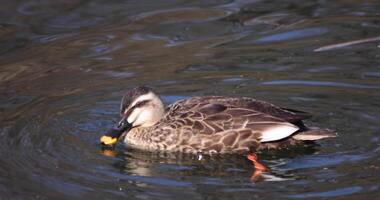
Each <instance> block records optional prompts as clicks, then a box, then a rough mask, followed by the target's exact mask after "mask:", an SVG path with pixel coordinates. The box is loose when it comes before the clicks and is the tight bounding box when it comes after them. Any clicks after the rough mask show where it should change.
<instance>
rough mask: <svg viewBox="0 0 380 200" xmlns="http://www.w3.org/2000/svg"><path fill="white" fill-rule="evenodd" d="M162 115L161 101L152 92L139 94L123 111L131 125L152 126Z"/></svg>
mask: <svg viewBox="0 0 380 200" xmlns="http://www.w3.org/2000/svg"><path fill="white" fill-rule="evenodd" d="M163 115H164V106H163V103H162V102H161V100H160V98H159V97H158V96H157V95H156V94H154V93H153V92H149V93H147V94H144V95H141V96H139V97H138V98H136V99H135V100H134V101H133V102H132V103H131V105H130V106H129V107H128V108H127V109H125V111H124V117H125V118H126V119H127V121H128V123H130V124H132V126H133V127H139V126H141V127H149V126H153V125H154V124H156V123H157V122H158V121H159V120H160V119H161V118H162V117H163Z"/></svg>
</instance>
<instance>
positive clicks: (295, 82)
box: [0, 0, 380, 199]
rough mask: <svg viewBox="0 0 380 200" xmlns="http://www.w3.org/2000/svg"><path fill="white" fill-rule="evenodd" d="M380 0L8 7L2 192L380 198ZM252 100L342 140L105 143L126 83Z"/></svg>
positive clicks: (69, 2)
mask: <svg viewBox="0 0 380 200" xmlns="http://www.w3.org/2000/svg"><path fill="white" fill-rule="evenodd" d="M379 35H380V4H379V2H378V1H354V0H351V1H349V0H339V1H254V0H253V1H159V2H158V1H102V0H94V1H82V0H60V1H48V0H45V1H12V0H5V1H2V2H1V6H0V94H1V96H0V120H1V123H0V137H1V139H0V143H1V144H0V163H1V164H0V199H180V198H183V199H185V198H186V199H310V198H322V199H323V198H326V199H329V198H336V199H376V198H378V197H379V196H380V165H379V164H380V160H379V159H380V158H379V154H380V135H379V132H380V125H379V124H380V92H379V91H380V67H379V66H380V48H379V44H380V43H379V42H367V43H362V44H356V45H351V46H347V47H343V48H338V49H333V50H327V51H319V52H317V51H314V50H315V49H318V48H320V47H323V46H326V45H331V44H336V43H341V42H347V41H352V40H358V39H363V38H369V37H376V36H379ZM138 85H150V86H153V87H154V88H156V90H157V91H158V92H159V93H160V94H161V95H162V98H163V99H164V101H165V102H166V103H171V102H174V101H176V100H178V99H181V98H186V97H191V96H196V95H225V96H248V97H253V98H257V99H261V100H266V101H269V102H272V103H274V104H278V105H280V106H283V107H290V108H295V109H300V110H304V111H308V112H311V113H314V114H315V117H314V118H313V119H311V120H308V121H307V123H308V124H310V125H313V126H321V127H325V128H330V129H333V130H336V131H337V132H338V133H339V137H337V138H332V139H327V140H323V141H320V142H318V144H317V145H315V146H308V147H304V148H297V149H289V150H285V151H278V152H263V153H261V154H259V158H260V160H261V161H262V162H263V163H264V164H266V165H267V166H268V167H269V168H270V169H271V170H272V173H264V174H263V176H262V177H261V178H260V179H259V180H258V181H257V182H254V183H253V182H251V181H250V177H251V174H252V172H253V169H252V165H251V163H250V162H249V161H248V160H246V159H245V158H244V157H243V156H231V155H230V156H212V157H209V156H203V158H202V159H201V160H199V158H198V157H197V156H191V155H181V154H162V153H159V152H154V153H149V152H141V151H136V150H133V149H129V148H128V147H127V146H124V145H122V144H121V143H120V144H118V146H117V147H116V149H114V150H113V151H106V150H102V148H101V146H100V145H99V137H100V136H101V135H102V134H103V133H104V132H105V131H106V130H107V129H108V128H110V127H111V126H113V124H114V123H115V122H116V121H117V120H118V112H119V110H118V109H119V101H120V98H121V96H122V95H123V92H125V91H126V90H128V89H131V88H133V87H135V86H138Z"/></svg>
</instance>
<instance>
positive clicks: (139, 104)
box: [125, 100, 150, 116]
mask: <svg viewBox="0 0 380 200" xmlns="http://www.w3.org/2000/svg"><path fill="white" fill-rule="evenodd" d="M149 102H150V100H144V101H140V102H138V103H136V104H135V105H134V106H132V108H130V109H129V110H128V111H127V113H125V116H129V115H130V114H131V113H132V111H133V110H134V109H135V108H140V107H143V106H144V105H145V104H147V103H149Z"/></svg>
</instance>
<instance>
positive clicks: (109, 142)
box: [100, 135, 117, 145]
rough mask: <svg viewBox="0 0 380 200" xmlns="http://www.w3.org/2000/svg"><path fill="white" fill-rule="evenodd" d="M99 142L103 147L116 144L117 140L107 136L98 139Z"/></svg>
mask: <svg viewBox="0 0 380 200" xmlns="http://www.w3.org/2000/svg"><path fill="white" fill-rule="evenodd" d="M100 142H101V143H102V144H104V145H113V144H115V143H116V142H117V138H114V137H110V136H107V135H103V136H102V137H101V138H100Z"/></svg>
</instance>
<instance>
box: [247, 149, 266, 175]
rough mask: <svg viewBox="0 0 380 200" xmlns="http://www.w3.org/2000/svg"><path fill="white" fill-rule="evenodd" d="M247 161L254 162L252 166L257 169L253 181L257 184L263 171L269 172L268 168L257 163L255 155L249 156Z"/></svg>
mask: <svg viewBox="0 0 380 200" xmlns="http://www.w3.org/2000/svg"><path fill="white" fill-rule="evenodd" d="M247 159H248V160H250V161H252V164H253V165H254V167H255V171H254V172H253V174H252V176H251V181H253V182H256V181H257V180H258V178H259V177H260V176H261V174H262V172H263V171H269V169H268V168H267V167H265V166H264V165H263V164H261V163H259V162H258V161H257V155H256V154H254V153H250V154H248V155H247Z"/></svg>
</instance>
